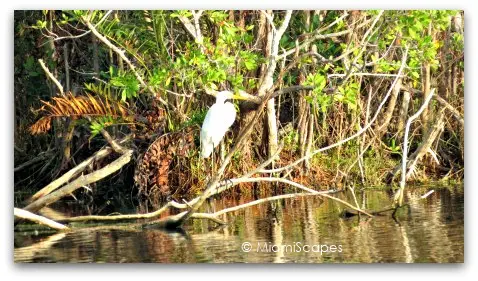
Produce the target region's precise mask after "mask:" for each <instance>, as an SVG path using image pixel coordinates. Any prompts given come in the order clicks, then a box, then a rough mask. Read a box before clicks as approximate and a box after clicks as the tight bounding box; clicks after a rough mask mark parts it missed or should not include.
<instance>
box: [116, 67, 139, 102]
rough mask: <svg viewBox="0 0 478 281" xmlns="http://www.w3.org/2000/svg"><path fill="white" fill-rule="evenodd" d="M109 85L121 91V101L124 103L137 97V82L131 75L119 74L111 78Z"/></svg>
mask: <svg viewBox="0 0 478 281" xmlns="http://www.w3.org/2000/svg"><path fill="white" fill-rule="evenodd" d="M110 83H111V85H112V86H114V87H118V88H119V89H120V91H121V100H122V101H126V100H127V99H128V100H130V99H132V98H134V97H137V96H138V91H139V82H138V80H137V79H136V77H135V76H134V74H132V73H125V74H119V75H118V76H114V77H112V78H111V80H110Z"/></svg>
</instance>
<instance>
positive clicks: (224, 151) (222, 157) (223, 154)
mask: <svg viewBox="0 0 478 281" xmlns="http://www.w3.org/2000/svg"><path fill="white" fill-rule="evenodd" d="M224 158H226V146H225V145H224V140H221V163H223V162H224Z"/></svg>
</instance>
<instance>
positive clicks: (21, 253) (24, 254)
mask: <svg viewBox="0 0 478 281" xmlns="http://www.w3.org/2000/svg"><path fill="white" fill-rule="evenodd" d="M65 235H66V234H65V233H63V232H59V233H56V234H54V235H51V236H49V237H48V238H46V239H45V240H42V241H40V242H38V243H35V244H33V245H30V246H27V247H21V248H15V249H14V250H13V256H14V257H15V262H29V261H31V260H32V258H34V256H36V255H40V254H42V253H43V252H48V251H50V249H51V247H52V246H53V245H55V244H56V243H57V242H58V241H60V240H61V239H63V238H64V237H65Z"/></svg>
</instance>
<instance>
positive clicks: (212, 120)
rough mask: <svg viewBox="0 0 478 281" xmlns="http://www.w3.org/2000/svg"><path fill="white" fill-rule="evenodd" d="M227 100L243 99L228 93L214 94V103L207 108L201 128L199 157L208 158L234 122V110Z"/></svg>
mask: <svg viewBox="0 0 478 281" xmlns="http://www.w3.org/2000/svg"><path fill="white" fill-rule="evenodd" d="M228 99H244V98H243V97H241V96H238V95H234V93H232V92H230V91H221V92H219V93H217V94H216V103H215V104H213V105H212V106H211V108H209V110H208V111H207V114H206V118H204V122H203V124H202V127H201V157H202V158H208V157H209V156H210V155H211V153H212V152H213V151H214V148H215V147H217V145H218V144H219V143H220V142H221V140H222V138H223V137H224V135H225V134H226V132H227V130H228V129H229V128H230V127H231V126H232V124H233V123H234V120H236V109H235V108H234V105H233V104H232V103H230V102H226V100H228Z"/></svg>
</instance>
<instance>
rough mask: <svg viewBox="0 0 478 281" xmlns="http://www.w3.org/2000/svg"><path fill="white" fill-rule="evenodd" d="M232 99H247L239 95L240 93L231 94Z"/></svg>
mask: <svg viewBox="0 0 478 281" xmlns="http://www.w3.org/2000/svg"><path fill="white" fill-rule="evenodd" d="M232 99H235V100H247V98H246V97H243V96H241V95H236V94H234V95H232Z"/></svg>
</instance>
